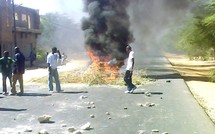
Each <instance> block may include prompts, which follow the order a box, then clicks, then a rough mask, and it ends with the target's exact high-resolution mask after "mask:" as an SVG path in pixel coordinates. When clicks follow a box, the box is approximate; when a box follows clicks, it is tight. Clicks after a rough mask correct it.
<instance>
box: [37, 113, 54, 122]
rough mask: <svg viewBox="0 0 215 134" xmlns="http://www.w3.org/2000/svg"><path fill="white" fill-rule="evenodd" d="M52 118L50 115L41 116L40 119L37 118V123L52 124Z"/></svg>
mask: <svg viewBox="0 0 215 134" xmlns="http://www.w3.org/2000/svg"><path fill="white" fill-rule="evenodd" d="M51 117H52V116H50V115H42V116H40V117H38V121H39V122H40V123H53V121H50V119H51Z"/></svg>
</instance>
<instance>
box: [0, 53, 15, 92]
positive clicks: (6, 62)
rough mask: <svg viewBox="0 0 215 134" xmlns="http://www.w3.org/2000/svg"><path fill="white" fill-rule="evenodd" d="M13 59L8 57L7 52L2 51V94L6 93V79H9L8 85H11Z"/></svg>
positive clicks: (0, 63)
mask: <svg viewBox="0 0 215 134" xmlns="http://www.w3.org/2000/svg"><path fill="white" fill-rule="evenodd" d="M14 62H15V61H14V60H13V59H12V58H11V57H9V52H8V51H4V56H3V57H2V58H1V59H0V65H1V71H2V84H3V93H2V94H3V95H7V94H8V92H7V84H6V79H7V78H8V79H9V81H10V86H11V87H12V67H11V64H12V63H14Z"/></svg>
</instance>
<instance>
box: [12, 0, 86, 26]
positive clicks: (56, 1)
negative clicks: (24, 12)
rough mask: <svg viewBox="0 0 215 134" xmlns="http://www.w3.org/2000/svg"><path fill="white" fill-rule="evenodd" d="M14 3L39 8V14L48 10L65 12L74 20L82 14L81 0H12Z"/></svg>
mask: <svg viewBox="0 0 215 134" xmlns="http://www.w3.org/2000/svg"><path fill="white" fill-rule="evenodd" d="M14 3H15V4H17V5H20V4H22V6H25V7H29V8H33V9H39V13H40V15H43V14H46V13H50V12H54V13H55V12H59V13H66V14H68V15H70V16H71V17H72V18H73V20H75V21H76V22H78V21H80V19H81V18H82V17H83V16H84V12H83V1H82V0H14Z"/></svg>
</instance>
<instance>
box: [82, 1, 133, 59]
mask: <svg viewBox="0 0 215 134" xmlns="http://www.w3.org/2000/svg"><path fill="white" fill-rule="evenodd" d="M84 6H85V7H84V10H85V12H87V13H88V14H89V17H85V18H83V19H82V30H83V31H84V36H85V46H86V48H87V49H90V50H91V51H92V52H93V53H94V55H96V56H98V57H100V56H110V57H112V58H113V59H114V58H115V59H117V60H124V59H125V58H126V51H125V48H126V46H127V45H129V43H131V42H132V41H133V35H132V33H131V32H130V29H129V27H130V22H129V16H128V14H127V11H126V10H127V7H128V6H129V0H84Z"/></svg>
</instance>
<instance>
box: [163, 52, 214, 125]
mask: <svg viewBox="0 0 215 134" xmlns="http://www.w3.org/2000/svg"><path fill="white" fill-rule="evenodd" d="M166 57H167V58H168V59H169V61H170V62H171V64H172V66H173V68H174V69H175V70H176V71H178V72H179V73H180V74H181V76H182V77H183V78H184V80H185V81H186V83H187V85H188V87H189V88H190V91H191V92H192V94H193V96H194V97H195V98H196V100H197V101H198V102H199V104H200V105H201V106H202V107H203V108H204V110H205V111H206V113H207V114H208V116H209V117H210V118H211V120H212V121H213V122H214V123H215V83H211V82H209V79H208V76H209V74H210V71H211V69H214V68H215V61H190V60H189V58H188V57H186V56H184V55H175V54H169V53H168V54H166Z"/></svg>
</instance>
